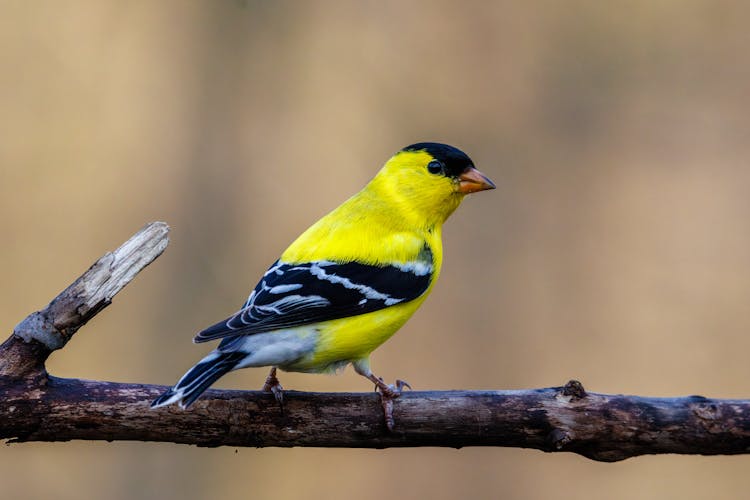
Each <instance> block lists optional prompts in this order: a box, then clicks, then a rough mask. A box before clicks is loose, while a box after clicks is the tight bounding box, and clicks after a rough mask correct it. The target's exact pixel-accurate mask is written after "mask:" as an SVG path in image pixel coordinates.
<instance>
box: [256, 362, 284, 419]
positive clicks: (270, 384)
mask: <svg viewBox="0 0 750 500" xmlns="http://www.w3.org/2000/svg"><path fill="white" fill-rule="evenodd" d="M261 390H262V391H263V392H271V393H273V396H274V397H275V398H276V401H278V403H279V406H280V407H281V412H282V413H283V412H284V388H283V387H281V382H279V379H278V378H276V367H275V366H274V367H273V368H271V372H270V373H269V374H268V377H266V383H265V384H263V389H261Z"/></svg>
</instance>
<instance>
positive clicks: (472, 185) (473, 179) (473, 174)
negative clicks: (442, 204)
mask: <svg viewBox="0 0 750 500" xmlns="http://www.w3.org/2000/svg"><path fill="white" fill-rule="evenodd" d="M487 189H495V184H494V183H493V182H492V181H491V180H489V179H488V178H487V176H486V175H484V174H483V173H482V172H480V171H479V170H477V169H476V168H474V167H469V168H467V169H466V170H464V171H463V172H461V175H459V176H458V192H459V193H463V194H469V193H476V192H477V191H485V190H487Z"/></svg>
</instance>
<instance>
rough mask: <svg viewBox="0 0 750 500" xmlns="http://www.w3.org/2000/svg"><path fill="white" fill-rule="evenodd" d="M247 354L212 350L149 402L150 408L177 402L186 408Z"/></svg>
mask: <svg viewBox="0 0 750 500" xmlns="http://www.w3.org/2000/svg"><path fill="white" fill-rule="evenodd" d="M245 356H247V353H245V352H238V351H235V352H217V351H214V352H213V353H211V354H210V355H208V356H207V357H206V358H204V359H203V360H201V361H200V362H199V363H198V364H197V365H195V366H194V367H192V368H191V369H190V370H188V372H187V373H186V374H185V375H183V377H182V378H181V379H180V380H179V382H177V383H176V384H175V385H174V387H172V388H170V389H168V390H167V391H165V392H164V394H162V395H161V396H159V397H158V398H156V399H155V400H154V401H153V403H151V407H152V408H156V407H159V406H164V405H168V404H170V403H179V404H180V406H181V407H182V408H187V407H188V406H190V405H191V404H193V403H194V402H195V400H196V399H198V398H199V397H200V395H201V394H203V392H204V391H205V390H206V389H208V388H209V387H210V386H211V384H213V383H214V382H216V381H217V380H218V379H219V378H220V377H221V376H222V375H224V374H225V373H227V372H230V371H231V370H232V369H234V367H235V366H237V363H239V362H240V361H241V360H242V359H244V358H245Z"/></svg>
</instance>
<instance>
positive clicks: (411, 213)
mask: <svg viewBox="0 0 750 500" xmlns="http://www.w3.org/2000/svg"><path fill="white" fill-rule="evenodd" d="M373 183H374V184H375V185H376V186H377V187H378V190H379V191H381V192H382V193H383V195H385V196H386V197H388V198H389V199H392V200H394V201H395V202H396V203H397V204H398V205H399V209H400V212H402V214H403V216H404V217H407V218H412V217H413V218H414V219H415V220H423V221H425V222H426V223H427V224H428V225H434V224H442V223H443V222H445V220H446V219H447V218H448V217H449V216H450V214H452V213H453V211H454V210H455V209H456V208H458V205H460V204H461V200H463V198H464V196H466V195H467V194H470V193H476V192H478V191H484V190H487V189H494V188H495V185H494V184H493V183H492V181H491V180H489V179H488V178H487V177H486V176H485V175H484V174H482V173H481V172H480V171H479V170H477V169H476V168H474V163H473V162H472V161H471V159H470V158H469V157H468V156H467V155H466V153H464V152H463V151H461V150H459V149H457V148H454V147H453V146H448V145H447V144H439V143H435V142H420V143H417V144H412V145H411V146H407V147H405V148H403V149H402V150H401V151H399V152H398V153H396V154H395V155H394V156H393V157H392V158H391V159H390V160H388V161H387V162H386V164H385V166H384V167H383V169H382V170H381V171H380V172H379V173H378V175H377V176H376V177H375V179H373Z"/></svg>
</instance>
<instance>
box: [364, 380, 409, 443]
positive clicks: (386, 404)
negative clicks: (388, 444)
mask: <svg viewBox="0 0 750 500" xmlns="http://www.w3.org/2000/svg"><path fill="white" fill-rule="evenodd" d="M363 375H364V374H363ZM365 376H366V377H367V378H369V379H370V380H371V381H372V382H373V383H374V384H375V388H376V389H375V390H376V391H378V392H379V393H380V404H382V405H383V414H384V416H385V426H386V427H387V428H388V430H389V431H393V427H394V425H395V421H394V420H393V400H394V399H396V398H397V397H399V396H400V395H401V391H402V390H403V389H404V387H408V388H409V389H411V386H410V385H409V384H408V383H407V382H404V381H403V380H396V384H395V387H394V386H393V385H388V384H386V383H385V382H383V379H382V378H380V377H376V376H375V375H373V374H372V373H369V374H367V375H365Z"/></svg>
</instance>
